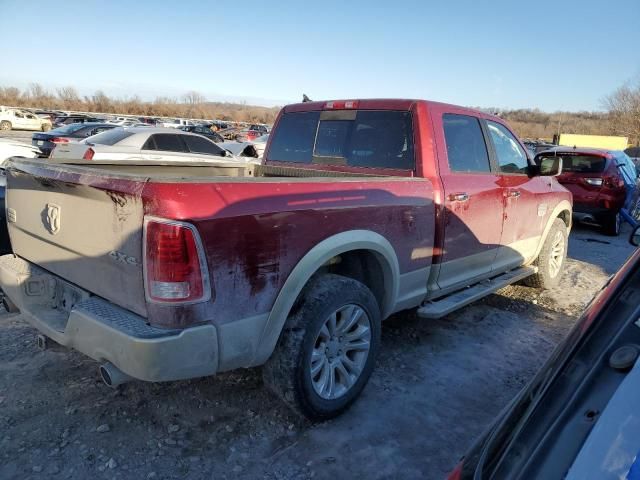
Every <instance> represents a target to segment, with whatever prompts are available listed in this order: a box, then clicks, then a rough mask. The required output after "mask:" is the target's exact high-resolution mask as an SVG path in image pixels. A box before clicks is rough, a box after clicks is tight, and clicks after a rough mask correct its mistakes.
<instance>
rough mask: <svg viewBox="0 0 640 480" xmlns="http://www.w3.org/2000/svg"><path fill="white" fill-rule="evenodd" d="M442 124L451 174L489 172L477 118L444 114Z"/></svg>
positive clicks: (487, 156)
mask: <svg viewBox="0 0 640 480" xmlns="http://www.w3.org/2000/svg"><path fill="white" fill-rule="evenodd" d="M442 124H443V126H444V138H445V142H446V144H447V158H448V159H449V168H450V169H451V171H452V172H481V173H487V172H489V171H490V170H491V167H490V165H489V154H488V153H487V145H486V144H485V142H484V136H483V135H482V128H481V127H480V122H479V121H478V119H477V118H475V117H470V116H468V115H457V114H453V113H446V114H444V115H443V117H442Z"/></svg>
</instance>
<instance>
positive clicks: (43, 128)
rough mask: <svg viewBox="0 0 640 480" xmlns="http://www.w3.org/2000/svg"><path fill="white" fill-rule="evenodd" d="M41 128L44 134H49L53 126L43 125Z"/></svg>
mask: <svg viewBox="0 0 640 480" xmlns="http://www.w3.org/2000/svg"><path fill="white" fill-rule="evenodd" d="M41 128H42V131H43V132H48V131H49V130H51V125H50V124H48V123H43V124H42V127H41Z"/></svg>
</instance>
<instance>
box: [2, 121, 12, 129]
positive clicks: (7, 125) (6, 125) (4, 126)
mask: <svg viewBox="0 0 640 480" xmlns="http://www.w3.org/2000/svg"><path fill="white" fill-rule="evenodd" d="M0 130H11V122H9V121H8V120H3V121H2V122H0Z"/></svg>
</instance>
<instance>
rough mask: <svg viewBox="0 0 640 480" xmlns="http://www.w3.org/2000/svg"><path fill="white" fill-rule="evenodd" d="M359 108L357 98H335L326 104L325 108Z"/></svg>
mask: <svg viewBox="0 0 640 480" xmlns="http://www.w3.org/2000/svg"><path fill="white" fill-rule="evenodd" d="M353 108H358V101H357V100H333V101H331V102H327V103H325V104H324V109H325V110H342V109H345V110H350V109H353Z"/></svg>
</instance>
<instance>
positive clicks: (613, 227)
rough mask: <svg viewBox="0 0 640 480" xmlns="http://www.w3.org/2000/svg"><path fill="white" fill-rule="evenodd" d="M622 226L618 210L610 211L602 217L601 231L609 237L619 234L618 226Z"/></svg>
mask: <svg viewBox="0 0 640 480" xmlns="http://www.w3.org/2000/svg"><path fill="white" fill-rule="evenodd" d="M621 226H622V216H621V215H620V212H616V213H611V214H609V215H607V216H606V217H604V218H603V219H602V231H603V232H604V234H605V235H609V236H610V237H617V236H618V235H620V227H621Z"/></svg>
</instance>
